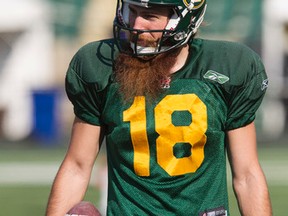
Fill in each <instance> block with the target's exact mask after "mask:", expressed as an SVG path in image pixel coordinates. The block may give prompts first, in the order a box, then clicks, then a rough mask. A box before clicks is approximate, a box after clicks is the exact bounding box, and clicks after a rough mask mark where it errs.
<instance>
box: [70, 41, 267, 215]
mask: <svg viewBox="0 0 288 216" xmlns="http://www.w3.org/2000/svg"><path fill="white" fill-rule="evenodd" d="M115 56H117V51H115V49H114V46H113V41H112V40H111V41H110V40H108V41H101V42H94V43H90V44H88V45H86V46H84V47H83V48H81V49H80V50H79V52H78V53H77V54H76V55H75V56H74V58H73V59H72V61H71V64H70V67H69V69H68V72H67V76H66V91H67V94H68V97H69V99H70V100H71V102H72V103H73V105H74V111H75V114H76V116H78V117H79V118H80V119H83V120H84V121H86V122H88V123H90V124H94V125H101V126H103V127H105V129H106V147H107V157H108V173H109V182H108V184H109V192H108V194H109V195H108V208H107V214H108V215H119V214H120V215H197V214H199V213H200V212H204V211H206V210H207V209H213V208H218V207H224V208H225V209H226V210H228V197H227V196H228V195H227V183H226V153H225V149H226V143H225V132H226V131H227V130H231V129H234V128H239V127H242V126H244V125H247V124H249V123H250V122H252V121H253V120H254V118H255V112H256V110H257V109H258V107H259V106H260V103H261V100H262V98H263V96H264V93H265V90H264V89H263V88H261V87H262V84H263V81H264V80H266V79H267V77H266V74H265V70H264V68H263V65H262V63H261V61H260V59H259V57H258V56H257V55H256V54H255V53H254V52H253V51H251V50H250V49H249V48H247V47H245V46H243V45H240V44H236V43H230V42H220V41H207V40H201V39H195V40H194V41H193V43H192V44H191V46H190V55H189V61H187V62H188V63H187V65H185V66H184V67H183V68H182V69H181V70H180V71H178V72H176V73H175V74H173V75H172V77H171V83H170V88H168V89H166V90H165V91H164V92H163V93H162V94H161V95H159V97H158V98H157V99H156V100H155V101H153V102H147V101H146V98H145V96H139V97H137V98H135V100H134V101H132V102H131V103H123V101H122V100H121V97H120V95H119V93H118V84H117V83H115V82H114V81H113V70H112V68H113V67H112V64H113V61H114V57H115ZM210 72H213V74H214V75H215V74H216V75H215V76H216V78H219V79H220V78H221V77H224V78H225V82H222V83H221V82H219V80H218V79H214V78H215V76H214V78H213V77H209V76H208V77H207V76H205V74H207V73H210ZM215 72H216V73H215ZM227 78H228V79H227ZM136 108H137V109H136ZM135 125H137V126H135ZM139 125H140V126H143V125H144V127H140V126H139ZM135 138H137V139H135ZM139 155H140V156H139Z"/></svg>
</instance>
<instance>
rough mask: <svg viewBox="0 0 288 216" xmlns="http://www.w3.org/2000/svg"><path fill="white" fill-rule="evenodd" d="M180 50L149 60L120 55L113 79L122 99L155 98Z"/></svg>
mask: <svg viewBox="0 0 288 216" xmlns="http://www.w3.org/2000/svg"><path fill="white" fill-rule="evenodd" d="M180 49H181V48H179V49H178V50H176V51H175V50H174V51H173V53H170V52H167V53H162V54H158V55H157V56H156V57H154V58H152V59H149V60H144V59H141V58H136V57H132V56H130V55H127V54H123V53H120V54H119V56H118V57H117V59H116V62H115V78H116V81H117V82H118V83H119V85H120V88H119V90H120V93H121V94H122V96H123V99H124V100H125V101H130V100H133V99H134V97H135V96H148V98H150V99H153V98H155V97H157V96H158V95H159V93H161V91H162V90H163V89H162V88H161V82H162V81H163V79H167V77H168V76H170V69H171V68H172V66H173V65H174V64H175V62H176V57H177V55H178V53H179V51H180Z"/></svg>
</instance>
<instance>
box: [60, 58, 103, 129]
mask: <svg viewBox="0 0 288 216" xmlns="http://www.w3.org/2000/svg"><path fill="white" fill-rule="evenodd" d="M74 61H75V59H74V60H72V62H71V64H70V66H69V68H68V71H67V74H66V79H65V89H66V94H67V96H68V98H69V100H70V101H71V102H72V104H73V109H74V113H75V115H76V116H77V117H78V118H80V119H82V120H83V121H85V122H88V123H90V124H93V125H100V109H99V108H100V107H99V106H100V103H99V97H98V95H97V94H95V93H93V88H92V87H91V84H90V85H89V84H88V83H86V82H85V81H84V80H82V79H81V77H79V75H78V74H77V71H75V64H77V63H76V62H74Z"/></svg>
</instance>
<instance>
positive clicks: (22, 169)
mask: <svg viewBox="0 0 288 216" xmlns="http://www.w3.org/2000/svg"><path fill="white" fill-rule="evenodd" d="M96 164H97V163H96ZM261 165H262V168H263V171H264V173H265V175H266V178H267V181H268V184H273V185H284V186H288V161H265V162H264V161H262V162H261ZM59 166H60V163H53V162H47V163H43V162H42V163H36V162H23V163H20V162H12V163H0V185H7V184H8V185H11V184H28V185H51V184H52V182H53V179H54V177H55V175H56V173H57V170H58V168H59ZM97 168H99V167H98V166H96V167H95V168H94V170H93V174H92V179H91V182H92V183H96V182H97V179H96V176H99V175H97V174H96V173H95V172H96V170H98V169H97ZM230 176H231V172H230V170H229V169H228V181H231V177H230Z"/></svg>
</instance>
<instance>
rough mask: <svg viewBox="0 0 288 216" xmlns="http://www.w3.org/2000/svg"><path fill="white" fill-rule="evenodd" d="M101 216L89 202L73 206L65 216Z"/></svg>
mask: <svg viewBox="0 0 288 216" xmlns="http://www.w3.org/2000/svg"><path fill="white" fill-rule="evenodd" d="M80 215H81V216H101V214H100V212H99V211H98V209H97V208H96V207H95V206H94V205H93V204H92V203H91V202H88V201H82V202H80V203H78V204H76V205H75V206H73V207H72V208H71V209H70V210H69V211H68V212H67V214H66V215H65V216H80Z"/></svg>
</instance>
